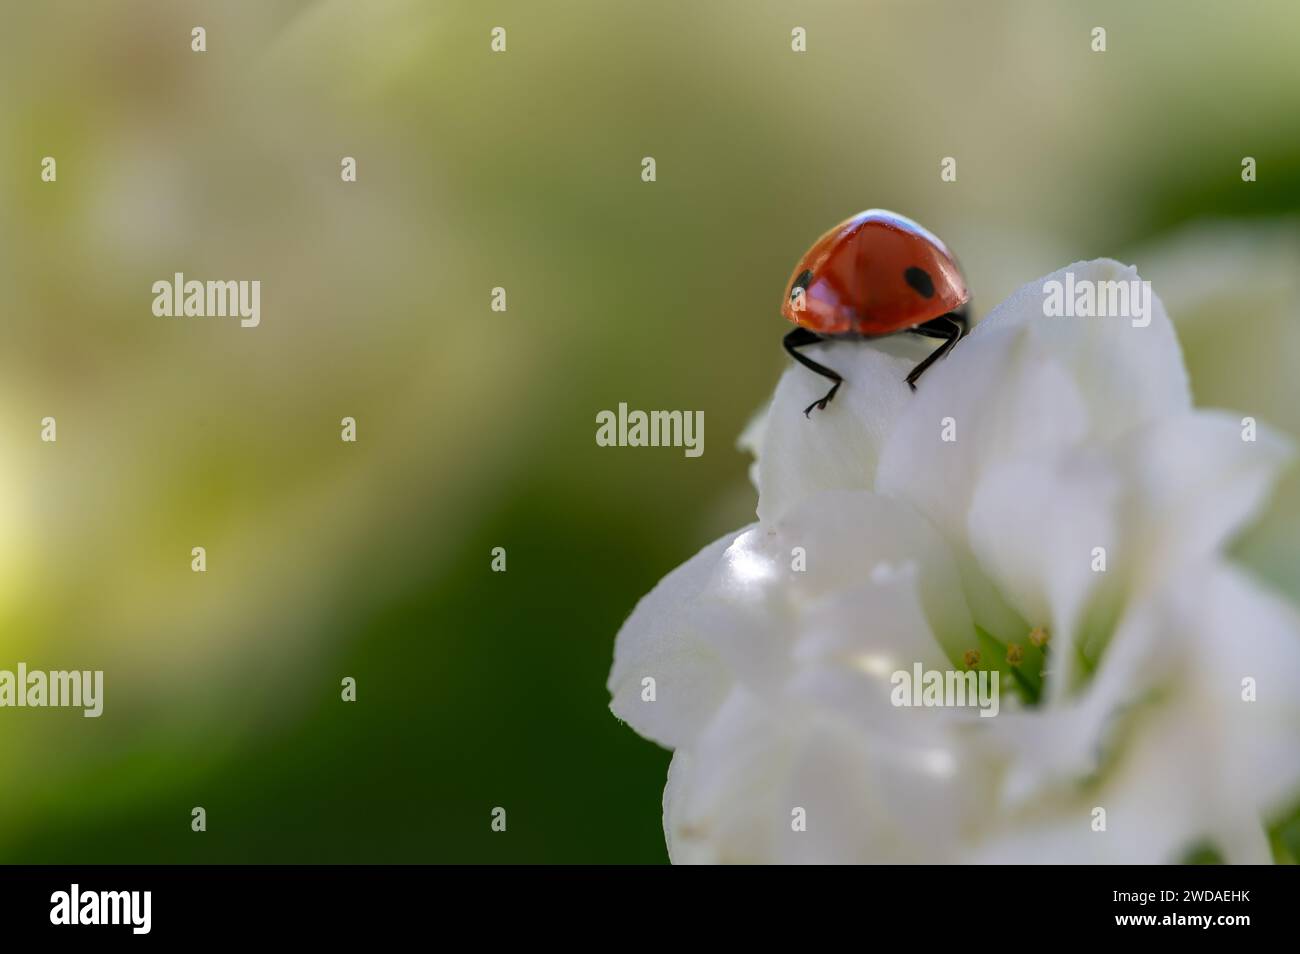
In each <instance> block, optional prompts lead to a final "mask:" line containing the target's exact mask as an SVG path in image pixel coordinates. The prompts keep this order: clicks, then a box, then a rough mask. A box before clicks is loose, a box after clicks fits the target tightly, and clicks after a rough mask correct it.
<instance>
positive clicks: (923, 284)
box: [903, 265, 934, 298]
mask: <svg viewBox="0 0 1300 954" xmlns="http://www.w3.org/2000/svg"><path fill="white" fill-rule="evenodd" d="M903 278H904V279H905V280H906V281H907V283H908V284H909V285H911V286H912V288H913V289H914V290H915V291H916V293H917V294H918V295H920V296H921V297H922V298H933V297H934V280H933V279H932V278H930V273H929V272H927V271H926V270H925V269H924V268H917V267H916V266H915V265H913V266H912V267H911V268H909V269H908V270H907V271H905V272H903Z"/></svg>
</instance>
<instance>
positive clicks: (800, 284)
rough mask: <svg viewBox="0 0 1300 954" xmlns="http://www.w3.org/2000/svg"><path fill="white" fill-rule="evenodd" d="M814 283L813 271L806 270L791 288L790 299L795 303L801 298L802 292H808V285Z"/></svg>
mask: <svg viewBox="0 0 1300 954" xmlns="http://www.w3.org/2000/svg"><path fill="white" fill-rule="evenodd" d="M811 281H812V269H808V268H805V269H804V270H803V271H802V272H800V273H799V275H798V277H796V278H795V280H794V284H793V285H791V286H790V299H791V300H792V301H793V300H794V299H795V298H797V297H798V296H799V293H800V292H801V291H806V290H807V288H808V283H809V282H811Z"/></svg>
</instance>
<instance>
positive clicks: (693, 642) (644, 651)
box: [607, 534, 739, 748]
mask: <svg viewBox="0 0 1300 954" xmlns="http://www.w3.org/2000/svg"><path fill="white" fill-rule="evenodd" d="M735 536H739V534H736V535H729V536H726V537H723V538H722V539H720V540H715V541H714V542H713V543H711V544H709V545H708V546H707V547H705V548H704V549H703V550H701V551H700V552H699V553H697V554H696V555H695V556H693V557H691V558H690V559H689V560H687V561H686V562H685V563H683V564H682V565H681V566H679V567H678V568H677V569H675V570H673V571H672V572H671V573H669V574H668V575H667V576H666V577H664V578H663V579H662V580H660V581H659V584H658V585H657V586H656V587H655V588H654V589H653V590H651V591H650V592H649V593H648V594H647V595H646V596H644V597H642V599H641V601H640V602H639V603H637V605H636V609H634V610H633V611H632V615H631V616H629V617H628V619H627V622H625V623H624V624H623V627H622V628H621V629H620V630H619V631H618V637H617V639H616V640H615V642H614V666H613V668H612V669H611V670H610V674H609V682H608V684H607V686H608V689H609V692H610V695H612V696H613V701H612V702H611V703H610V708H611V709H613V710H614V714H615V715H617V716H618V717H619V718H620V719H623V720H625V721H626V722H627V723H628V724H630V725H631V726H632V728H634V729H636V731H637V732H639V733H640V734H641V735H643V736H645V737H646V738H647V739H652V740H653V741H655V742H658V743H659V744H660V745H663V746H665V747H668V748H674V747H676V746H678V745H682V744H684V743H685V742H687V741H689V740H690V738H691V737H692V736H693V735H694V734H695V733H696V732H697V731H698V730H699V728H700V726H701V725H702V724H703V722H704V720H705V719H706V718H707V717H708V716H709V715H710V714H711V713H712V712H713V710H714V709H715V708H717V706H718V705H719V704H720V703H721V701H722V699H723V698H724V697H725V696H726V693H727V690H728V689H729V687H730V684H731V676H730V674H729V673H728V672H727V670H726V668H725V667H724V666H723V665H722V663H721V661H720V660H719V659H718V658H717V655H716V654H715V653H714V652H713V651H712V650H711V649H709V647H708V645H707V644H706V643H705V642H704V641H703V640H702V639H701V638H700V632H699V630H698V629H697V628H696V627H695V620H696V618H697V616H698V614H699V606H700V604H701V603H702V602H703V603H707V602H708V601H709V600H710V599H712V596H711V594H710V593H709V592H708V590H707V587H708V585H709V584H710V583H711V581H712V580H713V575H714V572H715V570H716V567H717V565H718V562H719V561H720V560H721V558H722V554H723V553H724V552H725V550H726V549H727V547H728V546H730V545H731V543H732V541H733V540H734V538H735ZM647 676H648V677H651V678H653V679H654V680H655V701H653V702H647V701H643V700H642V680H643V679H644V678H646V677H647Z"/></svg>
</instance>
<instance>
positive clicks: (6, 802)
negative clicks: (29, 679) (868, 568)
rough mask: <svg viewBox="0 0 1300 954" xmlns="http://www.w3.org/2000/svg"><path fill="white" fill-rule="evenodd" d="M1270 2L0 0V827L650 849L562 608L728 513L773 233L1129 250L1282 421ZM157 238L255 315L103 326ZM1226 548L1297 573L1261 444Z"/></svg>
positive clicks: (52, 849)
mask: <svg viewBox="0 0 1300 954" xmlns="http://www.w3.org/2000/svg"><path fill="white" fill-rule="evenodd" d="M194 26H203V27H205V29H206V30H207V45H208V51H207V52H206V53H202V54H198V53H193V52H191V50H190V30H191V28H192V27H194ZM495 26H502V27H505V28H506V30H507V50H506V52H505V53H503V54H494V53H492V52H491V51H490V50H489V41H490V31H491V29H492V28H493V27H495ZM796 26H801V27H804V28H805V29H806V30H807V37H808V40H807V43H808V50H807V52H806V53H802V54H797V53H794V52H792V51H791V48H790V38H791V30H792V29H793V28H794V27H796ZM1096 26H1102V27H1105V28H1106V30H1107V47H1108V48H1107V51H1106V52H1105V53H1094V52H1093V51H1092V49H1091V35H1090V34H1091V30H1092V28H1093V27H1096ZM1297 36H1300V5H1298V4H1296V3H1294V2H1291V0H1276V2H1254V3H1250V4H1227V3H1222V2H1218V0H1213V2H1211V0H1202V2H1188V0H1164V2H1146V3H1142V4H1132V3H1127V2H1120V0H1117V2H1108V3H1106V2H1103V3H1090V4H1086V5H1084V4H1076V3H1066V2H1031V0H1023V2H986V3H970V2H962V0H953V2H919V3H904V2H874V3H871V2H853V3H849V2H817V3H802V4H799V3H790V2H785V0H781V2H776V0H773V2H756V0H714V2H709V3H692V2H684V0H661V2H655V3H631V2H624V3H611V2H605V3H601V2H596V0H572V2H559V0H554V2H537V0H529V2H518V3H470V2H461V3H452V2H446V3H443V2H435V0H368V2H364V3H363V2H360V0H356V2H353V0H226V2H222V3H211V2H203V0H155V2H146V0H115V2H104V3H99V2H89V0H82V2H60V0H51V2H43V3H31V2H27V0H0V284H2V286H3V289H4V292H3V294H2V295H0V314H2V321H0V329H2V331H3V335H2V338H0V668H8V669H12V668H15V667H16V665H17V663H18V662H19V661H24V662H26V663H27V664H28V665H29V666H30V667H32V668H55V669H65V668H68V669H71V668H75V669H103V670H105V681H106V689H105V695H106V699H105V712H104V716H103V717H102V718H100V719H98V720H91V719H84V718H82V716H81V714H80V712H78V711H75V710H39V709H37V710H32V709H4V710H0V765H2V766H3V767H4V782H3V784H2V785H0V861H6V862H145V861H160V862H172V861H185V862H199V861H218V862H234V861H266V862H335V861H337V862H343V861H372V862H381V861H394V862H415V861H556V862H570V861H627V862H660V861H664V860H665V859H666V853H665V851H664V846H663V835H662V829H661V823H660V796H661V791H662V787H663V781H664V773H665V769H666V766H667V763H668V753H666V752H663V751H660V750H658V749H657V748H656V747H654V746H653V745H652V744H650V743H647V742H645V741H643V740H641V739H639V738H638V737H637V736H636V735H635V734H634V733H633V732H631V731H630V730H629V729H627V728H626V727H623V726H620V725H619V724H618V723H617V722H616V721H615V719H614V718H613V716H612V715H610V713H609V712H608V710H607V708H606V704H607V695H606V692H605V689H604V682H605V677H606V674H607V671H608V667H609V662H610V658H611V653H612V647H613V637H614V633H615V632H616V631H617V629H618V627H619V625H620V623H621V622H622V620H623V618H624V617H625V616H626V614H627V613H628V612H629V611H630V609H631V607H632V606H633V604H634V603H635V601H636V600H637V598H639V597H640V596H641V595H642V594H643V593H645V592H646V591H647V590H649V589H650V588H651V586H653V584H654V583H655V582H656V581H657V580H658V579H659V578H660V577H661V576H663V575H664V574H665V573H666V572H667V571H668V570H669V569H671V568H672V567H674V566H675V565H677V564H678V563H680V562H681V561H682V560H684V559H685V558H686V557H687V556H689V555H690V554H692V553H694V552H695V551H696V550H697V549H698V548H699V547H700V546H702V545H703V544H704V543H705V542H707V541H709V540H711V539H713V538H714V537H716V536H718V535H720V534H721V533H723V532H725V531H728V530H731V529H734V528H736V527H738V526H740V525H742V524H744V523H746V522H748V521H750V520H751V519H752V518H753V508H754V502H755V500H754V493H753V491H752V489H751V488H750V487H749V485H748V482H747V478H746V469H747V461H746V459H745V458H744V457H743V456H742V455H741V454H740V453H739V452H737V451H736V450H735V449H734V441H735V438H736V437H737V436H738V434H739V433H740V431H741V429H742V428H743V426H744V424H745V423H746V421H747V419H748V418H749V416H750V415H751V413H752V412H753V411H754V410H755V409H756V408H757V407H758V406H759V405H760V404H761V403H762V401H763V400H764V399H765V397H766V396H767V395H768V394H769V393H770V390H771V388H772V386H773V385H774V383H775V381H776V378H777V375H778V374H779V372H780V370H781V368H782V367H783V361H784V359H783V356H782V353H781V350H780V347H779V340H780V337H781V335H782V334H783V333H784V331H785V330H786V329H785V327H784V326H783V324H782V322H781V320H780V318H779V315H778V310H777V309H778V304H779V297H780V295H781V293H782V292H783V290H784V283H785V281H786V279H787V277H788V275H789V271H790V269H791V267H792V266H793V263H794V262H795V261H796V259H797V258H798V257H799V256H800V255H801V253H802V252H803V251H804V250H805V248H806V247H807V246H808V245H809V244H810V243H811V242H812V240H813V239H814V238H816V237H817V235H819V234H820V233H821V232H822V231H823V230H825V229H826V228H828V227H829V226H831V225H833V224H834V223H836V222H838V221H840V220H841V219H843V218H846V217H847V216H849V215H851V214H852V213H854V212H857V211H859V210H861V209H864V208H868V207H873V206H879V207H886V208H891V209H894V210H896V211H899V212H902V213H904V214H906V215H909V216H911V217H913V218H915V219H917V220H919V221H920V222H922V223H923V224H924V225H926V226H927V227H928V228H930V229H931V230H933V231H935V232H937V233H938V234H939V235H941V236H942V237H943V238H944V239H945V240H946V242H947V243H948V244H949V245H950V247H952V248H953V249H954V250H955V251H956V253H957V254H958V256H959V257H960V258H961V260H962V263H963V266H964V268H965V270H966V272H967V277H968V280H969V284H970V286H971V287H972V289H973V292H974V295H975V305H976V311H977V314H982V313H987V311H988V310H989V308H991V307H992V306H993V305H994V304H995V303H996V302H997V301H999V300H1000V299H1001V298H1002V297H1004V296H1005V295H1006V294H1007V293H1009V292H1010V291H1012V290H1013V289H1014V288H1016V287H1017V286H1019V285H1021V284H1023V283H1025V282H1027V281H1030V280H1032V279H1034V278H1036V277H1039V276H1040V275H1042V274H1045V273H1047V272H1049V271H1051V270H1053V269H1055V268H1058V267H1060V266H1062V265H1064V264H1066V263H1068V262H1071V261H1074V260H1077V259H1085V258H1092V257H1097V256H1103V255H1105V256H1112V257H1116V258H1120V259H1122V260H1125V261H1129V262H1133V263H1134V264H1136V265H1137V266H1138V269H1139V271H1140V272H1141V274H1142V275H1143V277H1144V278H1149V279H1152V280H1153V281H1154V283H1155V290H1156V292H1157V294H1159V295H1161V296H1162V298H1164V300H1165V302H1166V304H1167V306H1168V307H1169V309H1170V311H1171V313H1172V314H1173V316H1174V319H1175V321H1176V322H1177V324H1178V326H1179V331H1180V335H1181V336H1182V339H1183V342H1184V347H1185V350H1186V353H1187V359H1188V363H1189V367H1190V368H1191V372H1192V380H1193V387H1194V390H1195V393H1196V396H1197V399H1198V402H1199V403H1202V404H1207V405H1216V406H1225V407H1231V408H1234V409H1238V410H1240V411H1242V413H1250V414H1254V415H1256V416H1258V417H1259V418H1260V419H1261V420H1262V421H1267V422H1269V423H1272V424H1273V425H1274V426H1276V427H1279V428H1281V429H1282V430H1284V431H1287V432H1289V433H1291V434H1292V435H1295V434H1297V433H1300V375H1297V374H1296V373H1295V371H1294V368H1295V365H1296V362H1297V361H1298V360H1300V321H1298V320H1297V319H1300V308H1298V307H1297V302H1298V301H1300V297H1298V296H1300V229H1298V228H1297V224H1296V223H1297V219H1296V217H1295V216H1296V215H1297V213H1298V212H1300V125H1298V124H1297V123H1296V122H1295V117H1296V116H1297V115H1300V62H1298V61H1300V57H1297V56H1296V50H1295V39H1296V37H1297ZM47 155H48V156H54V157H55V158H56V159H57V162H58V181H57V183H43V182H41V180H40V162H41V159H42V157H44V156H47ZM343 156H354V157H356V159H357V163H358V174H359V181H358V182H356V183H354V184H345V183H343V182H341V181H340V178H339V163H340V159H341V158H342V157H343ZM643 156H653V157H655V159H656V161H657V173H658V179H657V181H656V182H653V183H646V182H643V181H642V180H641V177H640V172H641V159H642V157H643ZM945 156H953V157H955V158H957V160H958V180H957V181H956V182H955V183H944V182H941V181H940V178H939V163H940V160H941V159H942V158H943V157H945ZM1244 156H1253V157H1255V158H1256V159H1257V161H1258V181H1257V182H1254V183H1244V182H1242V180H1241V176H1240V170H1241V160H1242V157H1244ZM176 271H183V272H185V273H186V275H187V276H188V277H191V278H199V279H250V280H251V279H259V280H260V281H261V282H262V323H261V326H260V327H258V328H256V329H241V328H239V327H238V326H237V324H235V323H234V322H230V321H221V320H198V319H160V318H155V317H153V315H152V314H151V311H150V307H151V303H152V298H153V296H152V292H151V290H150V286H151V284H152V283H153V282H154V281H155V280H158V279H167V278H170V276H171V275H172V273H173V272H176ZM495 286H503V287H505V288H506V290H507V294H508V311H507V312H505V313H495V312H493V311H491V310H490V308H489V302H490V294H491V289H492V288H493V287H495ZM619 402H627V403H628V404H629V405H630V406H631V407H633V408H643V409H659V408H663V409H669V408H677V409H691V410H694V409H701V410H703V411H704V412H705V418H706V428H705V453H704V456H703V457H701V458H699V459H688V458H686V457H684V456H683V454H682V453H681V451H680V450H675V449H650V448H641V449H633V448H599V447H597V446H596V444H595V441H594V434H595V414H596V412H597V411H599V410H602V409H606V408H610V409H613V408H617V406H618V404H619ZM46 415H51V416H55V417H56V418H57V420H58V442H57V443H56V444H46V443H42V442H41V441H40V440H39V433H40V420H41V418H43V417H45V416H46ZM345 415H350V416H353V417H355V418H356V420H357V422H358V432H359V440H358V442H357V443H356V444H346V443H343V442H341V441H340V440H339V420H340V418H341V417H343V416H345ZM193 546H205V547H206V548H207V551H208V571H207V572H206V573H205V574H196V573H192V572H191V570H190V549H191V547H193ZM496 546H503V547H505V548H506V550H507V553H508V557H507V559H508V571H507V572H506V573H504V574H502V573H493V572H491V571H490V566H489V564H490V559H491V557H490V551H491V549H492V548H493V547H496ZM1239 553H1240V555H1241V557H1242V558H1243V559H1244V560H1245V561H1247V562H1248V563H1249V564H1250V565H1251V567H1252V568H1253V569H1255V570H1256V571H1257V572H1258V573H1259V574H1261V575H1262V576H1263V577H1264V578H1265V579H1267V580H1268V581H1270V582H1271V583H1272V584H1274V585H1275V586H1277V587H1279V588H1281V589H1283V590H1285V591H1287V592H1289V593H1291V594H1292V595H1293V596H1297V595H1300V481H1297V478H1296V476H1295V474H1294V472H1292V475H1291V476H1290V478H1289V480H1288V482H1287V483H1286V484H1285V485H1284V487H1283V488H1282V489H1281V492H1280V493H1279V495H1278V497H1277V499H1276V502H1275V504H1274V508H1273V510H1272V512H1271V513H1270V514H1269V515H1268V516H1267V518H1266V519H1265V520H1262V521H1260V523H1259V525H1258V526H1257V527H1256V528H1255V529H1253V530H1252V531H1251V532H1250V533H1249V534H1248V535H1247V536H1246V537H1245V538H1244V539H1243V540H1242V541H1241V543H1240V545H1239ZM344 676H353V677H355V678H356V679H357V682H358V701H357V702H356V703H355V704H346V703H343V702H341V701H340V698H339V682H340V680H341V679H342V678H343V677H344ZM196 805H201V806H203V807H204V808H205V809H206V810H207V813H208V831H207V832H205V833H203V834H196V833H193V832H191V831H190V810H191V808H192V807H193V806H196ZM498 805H500V806H503V807H505V808H506V809H507V812H508V819H509V827H508V831H507V832H506V833H505V834H498V833H493V832H492V831H491V830H490V828H489V822H490V812H491V810H492V808H493V807H494V806H498Z"/></svg>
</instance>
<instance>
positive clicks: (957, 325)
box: [907, 309, 970, 391]
mask: <svg viewBox="0 0 1300 954" xmlns="http://www.w3.org/2000/svg"><path fill="white" fill-rule="evenodd" d="M969 330H970V324H969V321H968V319H967V317H966V310H965V309H962V310H961V311H950V312H948V314H946V315H942V316H940V317H938V318H935V319H934V320H932V321H927V322H926V323H925V324H923V325H917V326H916V327H915V328H912V329H911V332H912V334H916V335H923V336H925V337H926V338H942V339H943V344H941V345H939V347H937V348H935V349H934V351H933V352H932V353H931V354H929V355H928V356H927V357H926V359H925V360H924V361H922V362H921V363H920V364H918V365H917V366H916V367H915V368H913V369H912V373H911V374H909V375H908V376H907V385H908V387H910V388H911V389H912V390H913V391H915V390H916V382H917V379H919V378H920V377H921V375H923V374H925V372H926V369H927V368H929V367H930V365H932V364H934V363H935V362H936V361H938V360H939V359H940V358H942V357H944V356H945V355H946V354H947V353H948V352H949V351H951V350H952V349H953V348H954V347H955V346H956V344H957V342H958V341H960V340H961V339H962V338H963V337H965V335H966V332H968V331H969Z"/></svg>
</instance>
